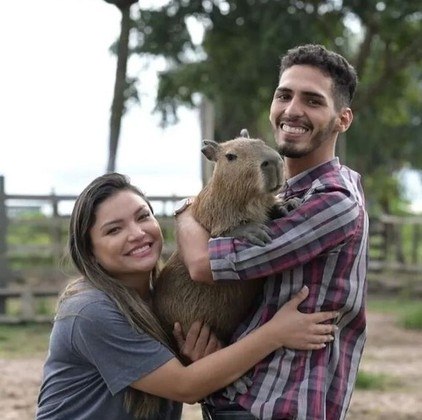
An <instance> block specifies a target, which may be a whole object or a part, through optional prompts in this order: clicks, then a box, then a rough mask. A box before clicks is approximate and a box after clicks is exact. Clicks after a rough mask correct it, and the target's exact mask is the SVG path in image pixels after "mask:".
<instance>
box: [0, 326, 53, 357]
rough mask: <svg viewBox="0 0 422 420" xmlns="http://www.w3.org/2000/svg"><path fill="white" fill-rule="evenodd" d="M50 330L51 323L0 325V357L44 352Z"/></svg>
mask: <svg viewBox="0 0 422 420" xmlns="http://www.w3.org/2000/svg"><path fill="white" fill-rule="evenodd" d="M50 331H51V324H25V325H0V357H2V358H8V359H11V358H19V357H29V356H30V357H33V356H37V355H44V354H46V352H47V348H48V340H49V336H50Z"/></svg>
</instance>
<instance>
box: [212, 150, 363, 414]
mask: <svg viewBox="0 0 422 420" xmlns="http://www.w3.org/2000/svg"><path fill="white" fill-rule="evenodd" d="M286 184H287V185H286V188H285V190H284V191H283V192H282V197H283V198H285V199H289V198H292V197H299V198H300V199H301V200H302V204H300V206H299V207H298V208H296V209H295V210H294V211H292V212H290V213H289V214H288V215H287V216H285V217H283V218H280V219H277V220H274V221H272V222H271V223H270V227H271V232H272V238H273V240H272V242H271V243H270V244H268V245H266V246H264V247H259V246H252V245H250V244H247V243H245V242H241V241H238V240H235V239H233V238H218V239H212V240H210V243H209V252H210V259H211V268H212V271H213V276H214V280H216V281H219V280H228V279H233V280H239V281H244V280H245V281H247V280H249V279H254V278H257V277H267V280H266V282H265V286H264V292H263V299H262V301H261V303H260V306H259V307H258V309H257V310H256V312H255V313H254V314H252V315H251V316H250V318H249V319H248V320H247V321H246V322H245V323H244V324H242V325H240V326H239V328H238V330H237V332H236V333H235V335H234V337H233V341H235V340H237V339H239V338H241V337H243V336H244V335H246V334H248V333H249V332H251V331H252V330H254V329H256V328H257V327H259V326H260V325H262V324H263V323H265V322H266V321H268V320H269V319H271V318H272V317H273V315H274V313H275V312H276V311H277V309H278V308H280V307H281V306H282V305H283V304H284V303H286V302H287V301H288V300H289V299H290V298H291V297H292V296H293V295H294V294H295V293H297V292H298V291H299V290H300V289H301V287H302V286H303V285H307V286H308V287H309V292H310V293H309V296H308V298H307V299H306V300H305V301H304V302H303V303H302V304H301V305H300V306H299V309H300V311H302V312H307V313H311V312H315V311H326V310H330V311H331V310H335V311H338V312H339V313H340V316H339V318H338V319H337V320H336V323H337V326H338V327H339V329H338V331H337V332H336V333H335V339H334V341H333V342H332V343H330V344H327V347H325V348H324V349H321V350H317V351H295V350H291V349H288V348H281V349H279V350H277V351H276V352H274V353H272V354H270V355H269V356H268V357H267V358H265V359H264V360H262V361H261V362H260V363H258V364H257V365H256V366H255V368H254V369H252V370H251V371H250V372H248V374H247V375H245V377H244V378H243V380H240V381H237V382H235V383H234V384H232V385H230V386H228V387H227V388H226V389H224V390H222V391H221V392H220V393H216V394H214V395H213V396H211V397H210V402H211V403H213V404H214V405H216V406H219V405H221V404H222V403H224V402H225V403H227V400H230V401H235V402H236V403H238V404H240V405H241V406H243V407H244V408H245V409H246V410H248V411H250V412H251V413H252V414H254V415H255V416H256V417H258V418H260V419H300V420H302V419H309V420H310V419H312V420H319V419H328V420H338V419H344V417H345V415H346V411H347V408H348V406H349V402H350V399H351V395H352V391H353V387H354V383H355V379H356V374H357V371H358V366H359V362H360V359H361V355H362V351H363V346H364V343H365V338H366V320H365V296H366V268H367V236H368V218H367V214H366V211H365V203H364V196H363V191H362V188H361V185H360V176H359V175H358V174H357V173H356V172H354V171H352V170H350V169H349V168H347V167H345V166H341V165H340V164H339V161H338V159H337V158H336V159H333V160H331V161H330V162H327V163H325V164H323V165H320V166H318V167H315V168H312V169H310V170H308V171H306V172H303V173H301V174H299V175H297V176H295V177H294V178H291V179H289V180H288V181H287V183H286Z"/></svg>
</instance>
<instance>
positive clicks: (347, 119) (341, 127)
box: [336, 108, 353, 133]
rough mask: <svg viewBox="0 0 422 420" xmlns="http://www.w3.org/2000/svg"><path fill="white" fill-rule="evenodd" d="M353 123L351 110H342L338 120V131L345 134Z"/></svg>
mask: <svg viewBox="0 0 422 420" xmlns="http://www.w3.org/2000/svg"><path fill="white" fill-rule="evenodd" d="M352 121H353V112H352V110H351V109H350V108H342V109H341V111H340V113H339V115H338V116H337V118H336V129H337V131H338V132H339V133H344V132H345V131H347V129H348V128H349V127H350V124H352Z"/></svg>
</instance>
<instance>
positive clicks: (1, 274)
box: [0, 175, 10, 314]
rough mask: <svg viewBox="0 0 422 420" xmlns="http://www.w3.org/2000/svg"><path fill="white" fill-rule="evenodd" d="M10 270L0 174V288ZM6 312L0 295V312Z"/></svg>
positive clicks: (3, 300)
mask: <svg viewBox="0 0 422 420" xmlns="http://www.w3.org/2000/svg"><path fill="white" fill-rule="evenodd" d="M9 274H10V271H9V268H8V263H7V209H6V192H5V188H4V176H2V175H0V288H4V287H6V286H7V283H8V277H9ZM5 312H6V299H5V298H4V297H2V296H0V314H4V313H5Z"/></svg>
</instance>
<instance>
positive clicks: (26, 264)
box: [7, 213, 68, 270]
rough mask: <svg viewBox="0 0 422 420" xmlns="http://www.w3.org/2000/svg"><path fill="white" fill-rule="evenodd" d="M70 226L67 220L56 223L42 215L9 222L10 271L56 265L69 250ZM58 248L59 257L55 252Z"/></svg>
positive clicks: (22, 217)
mask: <svg viewBox="0 0 422 420" xmlns="http://www.w3.org/2000/svg"><path fill="white" fill-rule="evenodd" d="M67 225H68V221H67V220H66V219H57V218H56V219H53V218H51V217H48V216H46V215H43V214H41V213H31V214H26V215H22V216H19V217H15V218H12V219H10V223H9V226H8V233H7V244H8V250H9V263H10V265H11V268H12V269H15V270H21V269H25V268H35V267H43V266H51V265H54V264H57V263H58V258H60V257H61V255H62V253H63V252H64V249H65V247H66V238H67ZM55 241H60V243H59V244H56V243H55ZM55 245H56V246H57V245H59V247H58V248H57V249H58V250H59V251H60V253H61V254H60V256H59V255H55V254H54V252H53V249H54V246H55Z"/></svg>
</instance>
